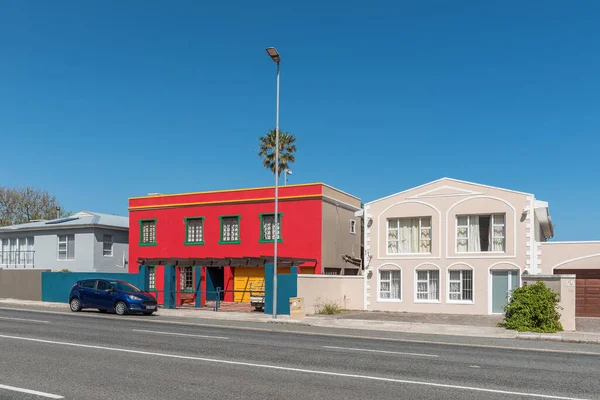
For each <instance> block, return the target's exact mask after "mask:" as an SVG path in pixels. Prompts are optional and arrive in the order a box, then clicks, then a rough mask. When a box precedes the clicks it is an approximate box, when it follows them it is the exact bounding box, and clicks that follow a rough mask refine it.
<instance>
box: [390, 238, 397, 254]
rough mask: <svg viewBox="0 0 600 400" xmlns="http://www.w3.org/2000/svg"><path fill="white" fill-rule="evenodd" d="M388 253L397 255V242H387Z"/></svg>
mask: <svg viewBox="0 0 600 400" xmlns="http://www.w3.org/2000/svg"><path fill="white" fill-rule="evenodd" d="M388 253H390V254H397V253H398V241H397V240H396V241H389V242H388Z"/></svg>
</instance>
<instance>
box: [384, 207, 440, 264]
mask: <svg viewBox="0 0 600 400" xmlns="http://www.w3.org/2000/svg"><path fill="white" fill-rule="evenodd" d="M423 218H429V227H425V228H424V227H423V225H422V219H423ZM403 219H418V220H419V245H418V247H419V249H420V248H421V231H422V230H424V229H425V230H427V229H429V242H430V243H429V248H430V251H429V252H427V253H426V252H422V253H420V252H417V253H415V252H411V253H402V252H401V251H400V247H401V246H400V220H403ZM390 220H398V228H395V229H396V232H397V238H398V252H397V253H390ZM432 234H433V217H432V216H425V215H424V216H421V217H395V218H387V219H386V230H385V252H386V255H388V256H416V255H419V256H421V255H423V256H427V255H431V254H433V236H432Z"/></svg>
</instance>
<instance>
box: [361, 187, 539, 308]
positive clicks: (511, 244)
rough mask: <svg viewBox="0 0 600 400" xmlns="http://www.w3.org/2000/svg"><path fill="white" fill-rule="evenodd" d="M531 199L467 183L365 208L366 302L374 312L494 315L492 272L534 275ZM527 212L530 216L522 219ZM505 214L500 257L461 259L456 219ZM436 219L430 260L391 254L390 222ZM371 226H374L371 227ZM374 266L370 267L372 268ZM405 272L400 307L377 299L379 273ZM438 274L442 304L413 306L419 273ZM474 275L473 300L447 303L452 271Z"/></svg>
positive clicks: (410, 193) (417, 192) (416, 190)
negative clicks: (384, 270) (433, 271)
mask: <svg viewBox="0 0 600 400" xmlns="http://www.w3.org/2000/svg"><path fill="white" fill-rule="evenodd" d="M534 201H535V198H534V196H533V195H529V194H526V193H519V192H514V191H510V190H502V189H499V188H493V187H488V186H483V185H478V184H472V183H468V182H462V181H455V180H452V179H443V180H439V181H436V182H432V183H431V184H427V185H424V186H421V187H417V188H414V189H411V190H408V191H405V192H401V193H398V194H396V195H393V196H390V197H388V198H384V199H380V200H378V201H375V202H372V203H368V204H366V205H365V260H367V263H368V265H369V271H368V273H367V293H366V298H367V299H366V301H367V304H368V308H369V309H370V310H385V311H410V312H435V313H457V314H488V313H489V312H490V309H491V305H490V298H489V296H490V293H489V290H488V287H490V285H491V278H490V272H489V271H490V268H492V269H519V270H520V271H521V272H522V271H524V270H525V269H528V270H530V271H531V270H532V269H533V267H534V265H533V264H534V259H533V256H532V254H534V253H535V248H536V243H535V238H534V235H535V226H534V221H532V218H535V216H534V212H533V205H534ZM524 210H527V211H528V212H527V213H525V214H524V213H523V211H524ZM493 213H502V214H505V236H506V240H505V247H506V249H505V250H506V251H505V252H502V253H490V252H481V253H475V254H473V253H469V254H465V253H462V254H460V253H457V252H456V245H455V240H456V234H455V232H456V216H457V215H460V214H493ZM427 216H429V217H431V218H432V252H431V254H411V255H393V254H388V253H387V218H402V217H427ZM369 220H371V221H372V222H371V226H370V227H369ZM369 260H370V262H369ZM381 268H392V269H393V268H396V269H400V270H401V276H402V279H401V287H402V299H401V301H385V300H379V299H378V285H379V282H378V277H379V274H378V271H379V269H381ZM417 268H419V269H437V270H439V271H440V300H439V302H435V303H420V302H417V301H416V300H415V270H416V269H417ZM449 268H450V269H456V268H458V269H472V270H473V280H474V300H473V302H472V303H469V304H455V303H451V302H450V301H449V300H448V297H447V296H448V270H449Z"/></svg>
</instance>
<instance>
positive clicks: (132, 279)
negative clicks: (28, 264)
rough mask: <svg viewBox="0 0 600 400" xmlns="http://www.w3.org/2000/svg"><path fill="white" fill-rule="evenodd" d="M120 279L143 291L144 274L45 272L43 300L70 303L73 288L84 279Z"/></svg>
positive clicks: (42, 286)
mask: <svg viewBox="0 0 600 400" xmlns="http://www.w3.org/2000/svg"><path fill="white" fill-rule="evenodd" d="M94 278H102V279H120V280H123V281H127V282H129V283H131V284H132V285H134V286H137V287H139V288H140V289H142V290H143V286H144V283H143V275H142V274H127V273H110V272H104V273H103V272H43V273H42V285H41V300H42V301H51V302H57V303H68V302H69V293H70V292H71V287H73V285H74V284H75V283H76V282H77V281H80V280H83V279H94Z"/></svg>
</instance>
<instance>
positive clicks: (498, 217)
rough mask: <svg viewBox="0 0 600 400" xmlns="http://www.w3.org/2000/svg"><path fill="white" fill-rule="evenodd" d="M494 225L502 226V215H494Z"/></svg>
mask: <svg viewBox="0 0 600 400" xmlns="http://www.w3.org/2000/svg"><path fill="white" fill-rule="evenodd" d="M494 225H504V214H498V215H494Z"/></svg>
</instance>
